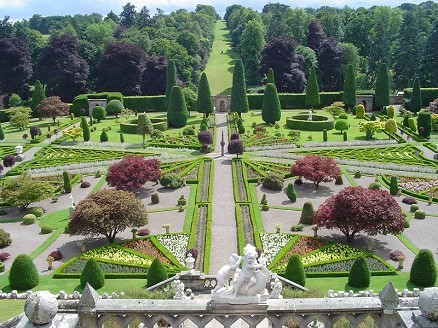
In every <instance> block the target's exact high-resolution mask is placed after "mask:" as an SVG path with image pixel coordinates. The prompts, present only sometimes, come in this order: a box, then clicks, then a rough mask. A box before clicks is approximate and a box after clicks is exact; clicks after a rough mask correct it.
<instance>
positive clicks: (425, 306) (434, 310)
mask: <svg viewBox="0 0 438 328" xmlns="http://www.w3.org/2000/svg"><path fill="white" fill-rule="evenodd" d="M418 306H419V307H420V310H421V313H423V314H424V315H425V316H426V317H427V318H428V319H429V320H432V321H438V288H437V287H431V288H425V289H424V290H423V292H421V294H420V298H419V299H418Z"/></svg>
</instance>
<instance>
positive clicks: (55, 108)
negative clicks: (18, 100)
mask: <svg viewBox="0 0 438 328" xmlns="http://www.w3.org/2000/svg"><path fill="white" fill-rule="evenodd" d="M69 109H70V106H69V105H68V104H67V103H65V102H63V101H62V100H61V98H60V97H57V96H52V97H48V98H46V99H43V100H42V101H41V102H40V104H39V105H38V106H37V111H38V116H39V117H41V118H42V117H51V118H52V119H53V122H54V123H55V121H56V118H57V117H58V116H63V115H68V112H69Z"/></svg>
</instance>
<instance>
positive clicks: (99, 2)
mask: <svg viewBox="0 0 438 328" xmlns="http://www.w3.org/2000/svg"><path fill="white" fill-rule="evenodd" d="M127 2H128V0H0V18H3V17H4V16H10V17H11V20H14V21H15V20H21V19H29V18H30V17H31V16H32V15H33V14H40V15H42V16H50V15H74V14H90V13H93V12H97V13H100V14H102V15H106V14H107V13H108V12H109V11H110V10H112V11H113V12H114V13H116V14H119V13H120V12H121V11H122V6H123V5H125V4H126V3H127ZM129 2H131V3H132V4H134V5H135V6H136V7H137V9H138V10H140V8H141V7H143V6H144V5H146V7H148V9H149V10H150V11H151V12H152V13H154V12H155V10H156V8H160V9H162V10H164V12H166V13H169V12H171V11H172V10H176V9H180V8H185V9H187V10H193V9H194V8H195V6H196V4H197V3H203V4H208V5H212V6H214V7H215V8H216V11H217V12H218V13H220V14H223V13H224V11H225V8H226V7H227V6H229V5H231V4H235V3H236V4H241V5H243V6H251V7H252V8H254V9H256V10H259V11H260V10H261V8H263V6H264V5H265V4H266V3H269V2H280V3H284V4H288V5H290V6H291V7H293V8H295V7H302V8H305V7H313V8H319V7H320V6H322V5H326V6H333V7H343V6H346V5H348V6H349V7H352V8H357V7H366V8H369V7H371V6H373V5H387V6H391V7H395V6H398V5H400V4H402V3H404V2H410V3H416V4H419V3H421V2H423V0H412V1H406V0H405V1H403V0H401V1H399V0H386V1H385V2H382V1H378V0H325V1H321V0H301V1H291V0H287V1H277V0H271V1H269V0H265V1H260V0H253V1H242V0H204V1H202V0H155V1H144V0H131V1H129Z"/></svg>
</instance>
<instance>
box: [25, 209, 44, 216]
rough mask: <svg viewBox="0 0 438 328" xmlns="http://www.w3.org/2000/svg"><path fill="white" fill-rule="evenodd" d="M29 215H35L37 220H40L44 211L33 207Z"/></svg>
mask: <svg viewBox="0 0 438 328" xmlns="http://www.w3.org/2000/svg"><path fill="white" fill-rule="evenodd" d="M29 214H33V215H35V216H36V217H37V218H39V217H42V216H43V214H44V210H43V209H42V207H32V208H30V209H29Z"/></svg>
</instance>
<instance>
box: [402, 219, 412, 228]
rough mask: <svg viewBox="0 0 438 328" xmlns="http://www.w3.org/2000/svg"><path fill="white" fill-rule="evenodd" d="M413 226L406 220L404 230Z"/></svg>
mask: <svg viewBox="0 0 438 328" xmlns="http://www.w3.org/2000/svg"><path fill="white" fill-rule="evenodd" d="M410 226H411V225H410V224H409V221H408V220H405V222H403V228H405V229H407V228H409V227H410Z"/></svg>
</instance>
